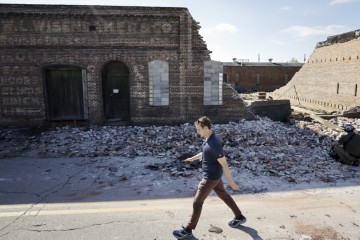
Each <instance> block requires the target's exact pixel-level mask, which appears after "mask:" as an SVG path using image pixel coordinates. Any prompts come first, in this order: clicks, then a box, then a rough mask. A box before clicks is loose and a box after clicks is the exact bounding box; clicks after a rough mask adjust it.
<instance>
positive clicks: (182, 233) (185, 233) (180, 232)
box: [173, 227, 194, 239]
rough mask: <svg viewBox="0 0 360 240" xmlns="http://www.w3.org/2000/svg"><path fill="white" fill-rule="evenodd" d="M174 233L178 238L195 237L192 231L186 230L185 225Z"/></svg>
mask: <svg viewBox="0 0 360 240" xmlns="http://www.w3.org/2000/svg"><path fill="white" fill-rule="evenodd" d="M173 235H174V237H176V238H177V239H192V238H193V237H194V235H193V234H192V232H188V231H186V229H185V228H184V227H182V229H180V230H174V231H173Z"/></svg>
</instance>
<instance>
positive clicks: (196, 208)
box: [186, 178, 242, 229]
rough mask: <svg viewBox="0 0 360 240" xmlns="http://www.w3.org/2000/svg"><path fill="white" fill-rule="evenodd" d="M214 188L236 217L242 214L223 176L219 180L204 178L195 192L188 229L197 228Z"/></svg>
mask: <svg viewBox="0 0 360 240" xmlns="http://www.w3.org/2000/svg"><path fill="white" fill-rule="evenodd" d="M212 190H214V191H215V193H216V194H217V196H218V197H219V198H220V199H221V200H223V201H224V202H225V204H226V205H227V206H228V207H229V208H230V209H231V210H232V211H233V213H234V215H235V217H237V218H238V217H240V216H241V215H242V214H241V211H240V209H239V208H238V206H237V205H236V203H235V201H234V199H233V198H232V197H231V196H230V194H228V193H227V192H226V191H225V188H224V184H223V182H222V180H221V178H220V179H218V180H208V179H202V180H201V182H200V183H199V187H198V190H197V192H196V194H195V198H194V202H193V213H192V216H191V219H190V221H189V223H188V225H187V226H186V229H195V227H196V225H197V223H198V221H199V218H200V215H201V210H202V206H203V204H204V201H205V199H206V198H207V197H208V196H209V194H210V192H211V191H212Z"/></svg>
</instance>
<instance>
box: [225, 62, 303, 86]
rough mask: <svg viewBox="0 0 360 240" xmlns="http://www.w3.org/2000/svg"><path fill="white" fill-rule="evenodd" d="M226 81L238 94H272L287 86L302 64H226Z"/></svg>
mask: <svg viewBox="0 0 360 240" xmlns="http://www.w3.org/2000/svg"><path fill="white" fill-rule="evenodd" d="M223 65H224V81H225V82H227V83H229V84H231V85H232V86H233V88H235V89H236V90H237V91H238V92H255V91H264V92H272V91H274V90H276V89H278V88H280V87H282V86H285V85H286V84H287V83H288V82H289V81H290V80H291V78H292V77H293V76H294V75H295V73H296V72H297V71H299V70H300V68H301V67H302V66H303V64H302V63H275V62H225V63H223Z"/></svg>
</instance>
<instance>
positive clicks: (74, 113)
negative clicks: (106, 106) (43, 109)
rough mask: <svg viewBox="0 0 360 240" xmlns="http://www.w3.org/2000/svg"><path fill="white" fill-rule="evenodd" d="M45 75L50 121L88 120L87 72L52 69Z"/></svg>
mask: <svg viewBox="0 0 360 240" xmlns="http://www.w3.org/2000/svg"><path fill="white" fill-rule="evenodd" d="M44 74H45V85H46V96H47V97H46V99H47V115H48V116H47V117H48V120H84V119H87V115H88V114H87V113H88V112H87V106H86V87H85V86H84V84H85V81H84V80H85V70H82V69H81V68H77V67H51V68H46V69H45V70H44Z"/></svg>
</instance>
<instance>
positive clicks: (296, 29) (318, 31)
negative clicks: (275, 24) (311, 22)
mask: <svg viewBox="0 0 360 240" xmlns="http://www.w3.org/2000/svg"><path fill="white" fill-rule="evenodd" d="M344 29H345V27H344V26H341V25H328V26H325V27H306V26H297V25H294V26H291V27H288V28H286V29H283V30H282V32H286V33H289V34H291V35H292V36H293V37H295V38H299V39H304V38H309V37H313V36H329V35H333V34H338V33H339V32H342V31H344Z"/></svg>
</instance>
